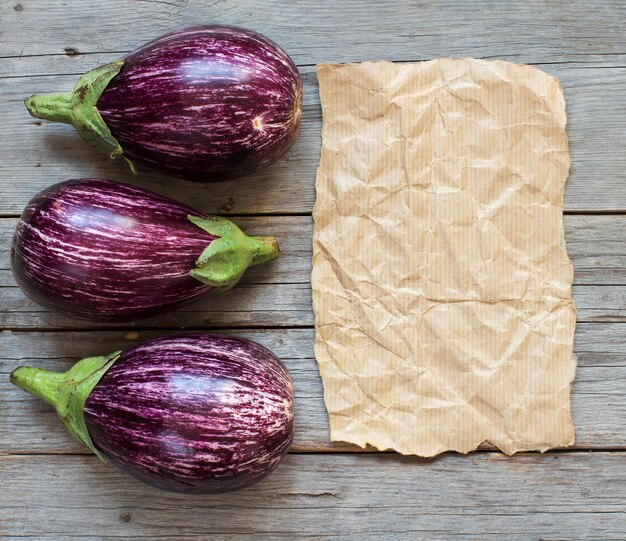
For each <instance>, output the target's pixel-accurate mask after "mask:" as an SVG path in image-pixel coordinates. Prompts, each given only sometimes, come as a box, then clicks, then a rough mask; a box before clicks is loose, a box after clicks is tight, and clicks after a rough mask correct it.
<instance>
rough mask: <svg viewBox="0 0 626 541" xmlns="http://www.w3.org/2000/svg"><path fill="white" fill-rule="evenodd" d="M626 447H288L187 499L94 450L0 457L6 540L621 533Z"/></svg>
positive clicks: (584, 536)
mask: <svg viewBox="0 0 626 541" xmlns="http://www.w3.org/2000/svg"><path fill="white" fill-rule="evenodd" d="M625 465H626V454H625V453H555V454H547V455H537V454H531V455H521V456H518V457H516V458H515V460H511V459H506V458H503V457H502V456H500V455H498V454H494V453H479V454H475V455H473V456H471V457H462V456H455V455H446V456H443V457H441V458H439V459H435V460H416V459H410V458H401V457H398V456H397V455H392V454H388V455H381V454H378V455H377V454H362V455H336V454H332V455H312V456H307V455H294V454H292V455H289V456H288V457H287V458H286V459H285V461H284V462H283V463H282V464H281V465H280V466H279V467H278V469H277V470H276V471H275V472H274V473H273V474H272V475H270V476H269V477H267V478H265V479H264V480H262V481H261V482H259V483H258V484H256V485H253V486H252V487H250V488H249V489H247V490H244V491H240V492H232V493H229V494H216V495H212V496H202V497H194V498H190V497H188V496H187V497H185V496H184V495H180V494H165V493H160V492H157V491H155V490H154V489H150V488H148V487H146V486H145V485H142V484H141V483H139V482H138V481H135V480H133V479H130V478H128V477H126V476H125V475H124V474H122V473H121V472H119V471H117V470H116V469H114V468H113V467H111V466H107V465H105V464H102V463H100V462H98V460H97V459H96V458H95V457H84V456H80V457H76V456H74V457H62V456H58V457H45V458H43V457H15V456H13V457H4V458H1V457H0V468H1V469H2V471H3V472H4V474H5V475H6V477H7V478H9V479H12V482H11V483H10V485H9V486H6V487H5V488H4V490H3V491H2V492H0V506H1V507H3V509H4V513H5V515H4V517H3V520H2V523H1V524H0V535H2V538H3V539H5V540H7V541H8V540H12V539H24V538H28V539H38V540H42V541H43V540H45V541H65V540H72V539H80V540H81V541H88V540H94V541H95V540H98V541H100V540H105V539H128V540H136V541H139V540H154V539H160V540H162V539H168V540H172V541H173V540H179V539H223V540H238V541H241V540H255V541H258V540H266V541H270V540H271V541H278V540H282V541H287V540H290V541H291V540H295V539H310V540H313V539H314V540H324V541H326V540H333V539H346V540H353V539H354V540H357V539H358V540H360V541H366V540H372V541H374V540H376V541H379V540H392V539H393V540H394V541H415V540H418V539H419V540H430V539H446V540H451V539H462V540H465V541H467V540H481V541H485V540H492V541H500V540H503V539H506V540H507V541H528V540H529V539H533V540H536V539H567V540H569V541H575V540H591V539H597V540H600V539H601V540H603V541H610V540H623V539H624V531H626V501H625V500H624V498H623V487H624V485H625V484H626V467H624V466H625Z"/></svg>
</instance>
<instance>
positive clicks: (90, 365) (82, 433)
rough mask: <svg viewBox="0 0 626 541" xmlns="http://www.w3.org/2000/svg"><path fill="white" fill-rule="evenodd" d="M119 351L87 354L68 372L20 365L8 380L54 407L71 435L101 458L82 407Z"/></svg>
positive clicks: (116, 357) (117, 356)
mask: <svg viewBox="0 0 626 541" xmlns="http://www.w3.org/2000/svg"><path fill="white" fill-rule="evenodd" d="M120 353H121V352H120V351H116V352H115V353H112V354H111V355H108V356H106V357H88V358H86V359H83V360H82V361H78V362H77V363H76V364H75V365H74V366H72V368H70V369H69V370H68V371H67V372H51V371H50V370H44V369H43V368H33V367H31V366H20V367H19V368H17V369H15V370H14V371H13V373H12V374H11V383H13V385H16V386H17V387H19V388H20V389H23V390H25V391H26V392H29V393H30V394H32V395H35V396H36V397H38V398H41V399H42V400H44V401H45V402H47V403H48V404H50V405H51V406H53V407H54V408H55V409H56V410H57V413H58V414H59V417H60V418H61V421H63V424H64V425H65V427H66V428H67V429H68V430H69V432H70V434H72V436H74V437H75V438H76V439H77V440H78V441H80V442H82V443H84V444H85V445H86V446H87V447H89V449H91V450H92V451H93V452H94V454H96V455H97V456H98V457H99V458H100V459H101V460H104V459H103V457H102V455H101V454H100V452H99V451H98V450H97V449H96V448H95V446H94V444H93V442H92V441H91V437H90V436H89V431H88V430H87V425H86V424H85V416H84V414H83V408H84V407H85V401H86V400H87V397H88V396H89V393H91V391H92V390H93V388H94V387H95V386H96V384H97V383H98V382H99V381H100V378H102V376H103V375H104V374H105V373H106V371H107V370H108V369H109V368H110V367H111V366H112V365H113V363H114V362H115V361H117V359H118V358H119V356H120Z"/></svg>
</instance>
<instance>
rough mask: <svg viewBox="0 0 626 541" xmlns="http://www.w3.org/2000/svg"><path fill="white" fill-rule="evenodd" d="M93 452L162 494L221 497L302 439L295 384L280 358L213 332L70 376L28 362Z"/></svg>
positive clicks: (150, 346)
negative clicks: (297, 436)
mask: <svg viewBox="0 0 626 541" xmlns="http://www.w3.org/2000/svg"><path fill="white" fill-rule="evenodd" d="M11 381H12V382H13V383H14V384H15V385H17V386H18V387H20V388H22V389H24V390H26V391H28V392H30V393H32V394H34V395H35V396H38V397H40V398H42V399H43V400H45V401H46V402H48V403H49V404H51V405H53V406H55V407H56V408H57V411H58V413H59V416H60V417H61V420H62V421H63V423H64V424H65V426H66V427H67V428H68V430H69V431H70V432H71V433H72V434H73V435H74V436H75V437H76V438H77V439H78V440H79V441H81V442H83V443H84V444H85V445H87V446H88V447H89V448H90V449H91V450H92V451H93V452H94V453H96V454H97V455H98V456H100V457H101V458H103V459H106V460H108V461H110V462H112V463H113V464H116V465H117V466H119V467H120V468H121V469H122V470H124V471H126V472H127V473H129V474H131V475H133V476H135V477H137V478H138V479H141V480H142V481H145V482H146V483H148V484H150V485H152V486H155V487H157V488H161V489H165V490H173V491H176V492H196V493H205V492H221V491H225V490H231V489H235V488H240V487H243V486H245V485H248V484H250V483H253V482H255V481H257V480H259V479H260V478H261V477H263V476H265V475H267V474H268V473H269V472H271V471H272V470H273V469H274V468H275V467H276V466H277V465H278V463H279V462H280V461H281V459H282V458H283V457H284V456H285V453H286V452H287V450H288V449H289V446H290V444H291V440H292V438H293V385H292V382H291V378H290V377H289V373H288V372H287V369H286V368H285V367H284V366H283V364H282V363H281V362H280V361H279V360H278V359H277V358H276V357H275V356H274V354H273V353H272V352H270V351H269V350H267V349H265V348H264V347H263V346H261V345H259V344H256V343H254V342H249V341H246V340H241V339H239V338H234V337H229V336H224V335H210V334H180V335H174V336H168V337H163V338H157V339H155V340H152V341H150V342H147V343H145V344H143V345H140V346H138V347H135V348H133V349H130V350H128V351H125V352H119V351H118V352H115V353H113V354H111V355H109V356H107V357H90V358H87V359H83V360H82V361H79V362H78V363H76V364H75V365H74V366H73V367H72V368H71V369H70V370H68V371H67V372H65V373H61V372H50V371H47V370H43V369H39V368H31V367H28V366H22V367H20V368H18V369H16V370H15V371H14V372H13V373H12V374H11Z"/></svg>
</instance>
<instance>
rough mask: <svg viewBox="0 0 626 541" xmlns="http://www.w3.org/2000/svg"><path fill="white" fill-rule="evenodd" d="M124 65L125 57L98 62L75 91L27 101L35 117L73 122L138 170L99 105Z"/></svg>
mask: <svg viewBox="0 0 626 541" xmlns="http://www.w3.org/2000/svg"><path fill="white" fill-rule="evenodd" d="M123 66H124V61H123V60H118V61H116V62H111V63H110V64H104V65H102V66H98V67H97V68H95V69H92V70H91V71H88V72H87V73H85V74H84V75H83V76H82V77H81V78H80V79H78V82H77V83H76V86H75V87H74V90H73V91H72V92H58V93H54V94H35V95H33V96H31V97H30V98H28V99H27V100H26V101H25V102H24V105H26V108H27V109H28V112H29V113H30V114H31V115H32V116H34V117H35V118H42V119H44V120H51V121H53V122H63V123H65V124H71V125H72V126H74V128H76V131H77V132H78V134H79V135H80V136H81V137H82V138H83V139H84V140H85V141H86V142H87V143H89V144H90V145H91V146H92V147H94V148H96V149H98V150H103V151H104V152H106V153H108V154H109V156H110V157H111V159H115V158H116V157H118V156H122V157H123V158H124V159H125V160H126V161H127V162H128V165H129V166H130V169H131V171H132V172H133V173H136V172H137V171H136V170H135V166H134V164H133V162H131V161H130V160H129V159H128V158H127V157H126V156H124V152H123V150H122V147H121V145H120V144H119V143H118V141H117V139H115V137H113V134H111V130H109V127H108V126H107V125H106V124H105V122H104V120H103V119H102V116H100V112H99V111H98V108H97V103H98V99H99V98H100V96H101V95H102V93H103V92H104V90H105V88H106V87H107V86H108V84H109V83H110V82H111V79H113V78H114V77H115V76H116V75H117V74H118V73H119V72H120V71H121V69H122V67H123Z"/></svg>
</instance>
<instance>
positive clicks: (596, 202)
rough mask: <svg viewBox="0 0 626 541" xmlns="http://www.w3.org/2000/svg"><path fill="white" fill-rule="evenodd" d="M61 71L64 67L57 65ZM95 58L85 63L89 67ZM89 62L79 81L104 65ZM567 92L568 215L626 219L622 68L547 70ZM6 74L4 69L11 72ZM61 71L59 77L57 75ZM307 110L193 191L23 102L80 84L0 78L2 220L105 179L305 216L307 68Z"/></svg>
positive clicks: (313, 87) (309, 190) (16, 70)
mask: <svg viewBox="0 0 626 541" xmlns="http://www.w3.org/2000/svg"><path fill="white" fill-rule="evenodd" d="M50 59H53V61H54V62H55V63H68V64H71V63H73V62H75V60H74V59H73V58H68V57H65V56H63V57H27V58H21V59H9V60H6V61H4V62H5V63H7V62H8V63H9V64H11V65H12V67H11V73H12V74H21V73H22V72H23V71H27V72H28V71H29V70H30V69H33V68H29V66H30V65H32V64H37V66H38V67H39V68H38V69H33V71H35V72H37V71H44V72H45V64H46V63H47V62H49V61H50ZM60 59H61V60H62V61H63V62H61V60H60ZM91 59H92V58H91V56H89V57H87V60H91ZM87 60H86V61H84V62H81V63H80V69H77V68H75V67H73V68H70V67H69V66H66V67H65V69H66V70H68V69H69V70H71V71H72V72H73V73H80V72H81V71H83V70H86V69H89V68H90V67H95V66H96V65H97V64H98V62H89V61H87ZM540 67H541V68H543V69H545V70H546V71H548V72H550V73H553V74H554V75H556V76H557V77H559V79H560V81H561V84H562V85H563V87H564V91H565V95H566V101H567V111H568V134H569V139H570V150H571V158H572V168H571V174H570V178H569V180H568V184H567V187H566V190H565V208H566V210H567V211H570V212H573V211H581V210H584V211H621V210H626V183H624V182H623V171H625V170H626V154H625V153H624V148H625V147H626V120H625V119H626V93H625V92H623V88H624V87H626V67H624V66H623V65H622V66H620V65H610V66H607V67H596V66H595V65H587V64H583V63H579V64H555V65H552V64H546V65H542V66H540ZM5 69H6V68H5ZM55 69H56V68H55ZM302 75H303V79H304V102H305V104H304V111H303V118H302V125H301V129H300V136H299V138H298V140H297V141H296V143H295V145H294V147H293V148H292V149H291V151H290V152H288V153H287V154H286V155H285V157H283V158H282V159H281V160H279V161H278V162H277V163H276V164H274V165H272V166H270V167H269V168H266V169H264V170H262V171H260V172H258V173H256V174H254V175H252V176H250V177H246V178H244V179H238V180H234V181H226V182H216V183H212V184H203V183H192V182H186V181H182V180H176V179H172V178H168V177H165V176H162V175H158V174H156V173H154V172H149V171H143V172H141V173H140V174H139V175H133V174H132V173H131V172H130V171H129V169H128V167H127V165H126V164H125V162H123V160H116V161H112V160H110V159H109V158H108V157H107V156H106V155H104V154H100V153H98V152H97V151H95V150H93V149H92V148H91V147H89V146H88V145H87V144H86V143H84V142H83V141H81V139H80V138H79V137H78V135H77V134H76V133H75V131H74V129H73V128H72V127H71V126H67V125H65V124H58V123H50V122H46V121H43V122H42V121H38V120H36V119H34V118H32V117H30V115H29V114H28V112H27V111H26V108H25V107H24V105H23V101H24V99H25V98H26V97H28V96H29V95H30V94H33V93H37V92H57V91H63V90H70V89H71V88H72V87H73V85H74V83H75V81H76V79H77V75H76V74H74V75H60V74H56V75H46V76H42V75H33V76H28V77H24V76H18V77H16V76H9V77H7V78H4V79H0V87H1V89H2V95H3V129H2V133H1V134H0V154H1V155H2V157H3V160H2V173H3V187H2V196H1V197H0V214H3V215H16V214H19V213H20V212H21V211H22V209H23V207H24V206H25V205H26V203H27V201H28V200H29V199H30V197H32V196H33V195H34V194H35V193H37V192H38V191H40V190H42V189H43V188H45V187H47V186H49V185H50V184H53V183H55V182H60V181H62V180H66V179H68V178H79V177H103V178H112V179H117V180H121V181H126V182H132V183H136V184H138V185H141V186H143V187H146V188H149V189H153V190H155V191H158V192H161V193H163V194H165V195H168V196H170V197H173V198H175V199H178V200H180V201H183V202H185V203H188V204H192V205H193V206H195V207H196V208H199V209H201V210H205V211H207V212H218V211H220V209H224V208H225V206H227V207H229V208H231V210H230V212H232V213H236V214H267V213H277V214H292V213H308V212H310V211H311V209H312V207H313V203H314V201H315V187H314V183H315V171H316V168H317V164H318V161H319V150H320V143H321V138H320V134H321V110H320V105H319V97H318V88H317V79H316V76H315V73H314V69H313V68H312V67H306V68H303V69H302Z"/></svg>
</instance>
